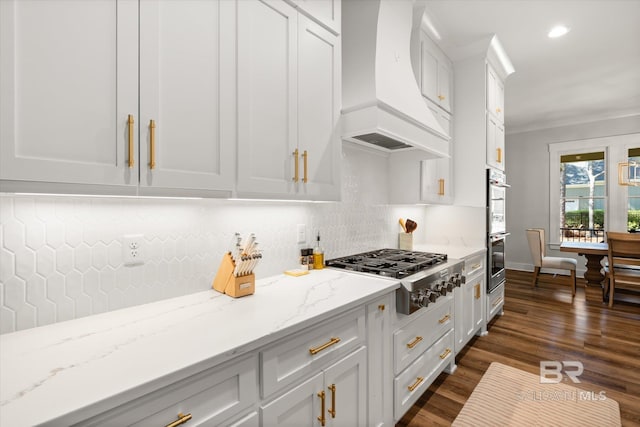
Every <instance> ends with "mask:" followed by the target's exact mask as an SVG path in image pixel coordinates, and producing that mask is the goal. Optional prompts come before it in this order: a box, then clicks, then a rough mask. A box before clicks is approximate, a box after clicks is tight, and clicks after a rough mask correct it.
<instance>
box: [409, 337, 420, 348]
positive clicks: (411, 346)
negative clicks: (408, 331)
mask: <svg viewBox="0 0 640 427" xmlns="http://www.w3.org/2000/svg"><path fill="white" fill-rule="evenodd" d="M422 339H423V338H422V337H416V339H414V340H413V341H411V342H410V343H408V344H407V348H413V347H415V346H417V345H418V343H419V342H420V341H422Z"/></svg>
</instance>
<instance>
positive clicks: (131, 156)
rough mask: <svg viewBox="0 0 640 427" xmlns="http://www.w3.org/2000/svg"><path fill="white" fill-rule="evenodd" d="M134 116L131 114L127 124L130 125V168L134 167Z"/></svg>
mask: <svg viewBox="0 0 640 427" xmlns="http://www.w3.org/2000/svg"><path fill="white" fill-rule="evenodd" d="M133 123H134V121H133V116H132V115H131V114H129V117H128V118H127V125H128V127H129V162H128V164H129V168H133V164H134V159H133Z"/></svg>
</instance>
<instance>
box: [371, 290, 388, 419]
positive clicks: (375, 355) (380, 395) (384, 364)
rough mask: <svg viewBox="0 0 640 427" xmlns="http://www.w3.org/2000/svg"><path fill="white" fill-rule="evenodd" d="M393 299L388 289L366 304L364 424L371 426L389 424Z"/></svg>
mask: <svg viewBox="0 0 640 427" xmlns="http://www.w3.org/2000/svg"><path fill="white" fill-rule="evenodd" d="M394 301H395V293H391V294H390V295H385V296H384V297H382V298H379V299H378V300H376V301H374V302H372V303H371V304H369V305H368V306H367V350H368V351H367V353H368V360H367V366H368V370H369V376H368V387H367V388H368V390H369V397H368V401H369V422H368V425H370V426H375V427H383V426H391V425H393V375H392V370H391V369H392V368H391V367H392V366H393V349H392V347H391V345H392V342H391V334H392V331H391V312H392V311H393V310H394Z"/></svg>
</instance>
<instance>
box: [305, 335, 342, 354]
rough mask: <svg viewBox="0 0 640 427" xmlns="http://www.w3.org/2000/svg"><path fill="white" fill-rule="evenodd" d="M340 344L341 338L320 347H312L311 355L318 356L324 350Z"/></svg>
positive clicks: (331, 340) (333, 339)
mask: <svg viewBox="0 0 640 427" xmlns="http://www.w3.org/2000/svg"><path fill="white" fill-rule="evenodd" d="M339 342H340V338H331V339H330V340H329V341H327V342H326V343H324V344H322V345H319V346H318V347H312V348H310V349H309V353H311V354H318V353H320V352H321V351H322V350H324V349H326V348H328V347H331V346H332V345H334V344H338V343H339Z"/></svg>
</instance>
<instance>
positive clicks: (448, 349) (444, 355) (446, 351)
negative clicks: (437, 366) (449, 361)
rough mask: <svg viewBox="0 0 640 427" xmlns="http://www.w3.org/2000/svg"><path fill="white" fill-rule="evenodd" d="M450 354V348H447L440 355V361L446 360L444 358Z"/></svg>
mask: <svg viewBox="0 0 640 427" xmlns="http://www.w3.org/2000/svg"><path fill="white" fill-rule="evenodd" d="M450 354H451V349H450V348H447V349H446V350H445V351H444V353H442V354H441V355H440V359H446V358H447V356H448V355H450Z"/></svg>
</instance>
